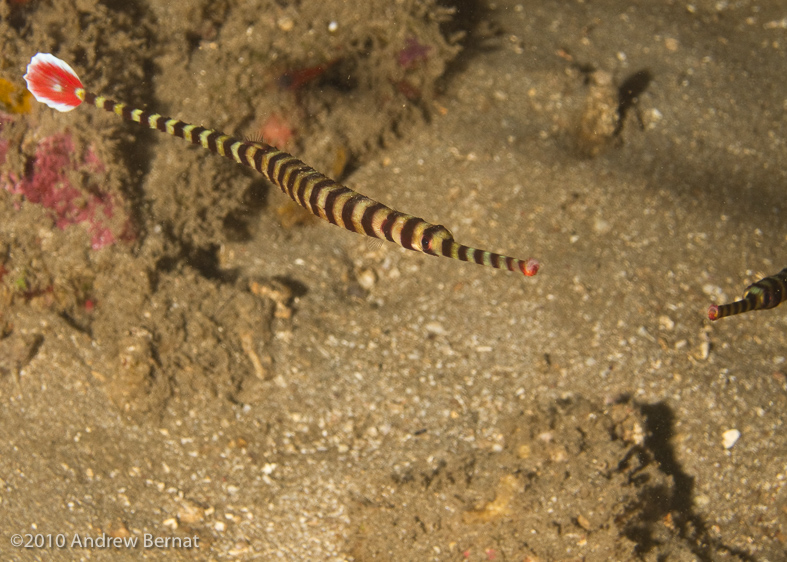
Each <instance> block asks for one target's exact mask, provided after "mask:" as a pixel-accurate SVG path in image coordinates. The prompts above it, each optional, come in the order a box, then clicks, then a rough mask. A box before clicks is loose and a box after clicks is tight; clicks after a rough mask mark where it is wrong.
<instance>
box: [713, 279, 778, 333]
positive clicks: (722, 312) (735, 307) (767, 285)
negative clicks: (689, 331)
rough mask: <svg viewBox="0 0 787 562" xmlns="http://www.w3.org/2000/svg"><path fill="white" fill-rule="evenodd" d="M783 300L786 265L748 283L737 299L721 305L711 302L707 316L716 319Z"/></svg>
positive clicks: (772, 306)
mask: <svg viewBox="0 0 787 562" xmlns="http://www.w3.org/2000/svg"><path fill="white" fill-rule="evenodd" d="M785 301H787V267H785V268H784V269H782V270H781V271H780V272H779V273H777V274H776V275H771V276H770V277H766V278H764V279H760V280H759V281H757V282H756V283H754V284H752V285H749V286H748V287H747V288H746V291H745V292H744V294H743V298H742V299H741V300H739V301H735V302H731V303H729V304H721V305H716V304H712V305H711V306H710V308H708V318H710V319H711V320H718V319H719V318H724V317H725V316H733V315H735V314H743V313H745V312H750V311H752V310H767V309H769V308H774V307H776V306H778V305H779V304H781V303H783V302H785Z"/></svg>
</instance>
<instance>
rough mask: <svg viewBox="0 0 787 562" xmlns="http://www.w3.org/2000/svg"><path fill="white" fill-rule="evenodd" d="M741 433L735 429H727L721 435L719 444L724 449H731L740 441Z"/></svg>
mask: <svg viewBox="0 0 787 562" xmlns="http://www.w3.org/2000/svg"><path fill="white" fill-rule="evenodd" d="M740 436H741V432H740V431H738V430H737V429H728V430H727V431H725V432H724V433H722V434H721V442H722V444H723V445H724V448H725V449H732V447H733V445H735V443H737V442H738V439H740Z"/></svg>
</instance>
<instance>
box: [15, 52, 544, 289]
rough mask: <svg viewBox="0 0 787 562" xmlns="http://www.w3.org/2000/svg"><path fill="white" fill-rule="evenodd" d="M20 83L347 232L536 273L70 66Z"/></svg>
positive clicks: (35, 71)
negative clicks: (208, 162)
mask: <svg viewBox="0 0 787 562" xmlns="http://www.w3.org/2000/svg"><path fill="white" fill-rule="evenodd" d="M25 80H26V81H27V88H28V89H29V90H30V92H31V93H32V94H33V96H34V97H35V98H36V99H37V100H38V101H40V102H42V103H45V104H46V105H48V106H49V107H51V108H53V109H57V110H58V111H70V110H72V109H74V108H75V107H77V106H78V105H80V104H81V103H82V102H86V103H88V104H90V105H93V106H95V107H97V108H99V109H104V110H106V111H109V112H113V113H116V114H117V115H119V116H121V117H122V118H123V119H125V120H127V121H134V122H135V123H139V124H140V125H143V126H147V127H149V128H151V129H156V130H158V131H161V132H163V133H167V134H168V135H172V136H173V137H180V138H182V139H185V140H187V141H190V142H192V143H193V144H199V145H201V146H202V147H203V148H206V149H208V150H210V151H211V152H214V153H215V154H218V155H220V156H224V157H226V158H229V159H230V160H234V161H235V162H237V163H239V164H243V165H245V166H249V167H251V168H254V169H255V170H257V171H258V172H260V173H261V174H262V175H263V176H265V178H266V179H268V180H269V181H270V182H271V183H273V184H274V185H276V186H277V187H278V188H279V189H281V191H282V192H284V193H285V194H286V195H288V196H289V197H290V198H291V199H292V200H293V201H295V202H296V203H297V204H299V205H300V206H301V207H303V208H304V209H306V210H307V211H309V212H311V213H312V214H314V215H316V216H318V217H320V218H321V219H323V220H326V221H328V222H330V223H332V224H335V225H338V226H341V227H343V228H345V229H347V230H350V231H352V232H357V233H358V234H365V235H366V236H371V237H372V238H380V239H385V240H389V241H391V242H394V243H395V244H398V245H399V246H402V247H403V248H406V249H408V250H414V251H417V252H423V253H425V254H429V255H432V256H445V257H448V258H453V259H457V260H461V261H468V262H475V263H477V264H480V265H486V266H489V267H494V268H497V269H508V270H509V271H521V272H522V273H524V274H525V275H528V276H531V275H535V274H536V273H537V272H538V268H539V263H538V261H537V260H535V259H532V258H531V259H527V260H520V259H516V258H512V257H508V256H504V255H501V254H496V253H494V252H489V251H487V250H477V249H475V248H470V247H469V246H465V245H463V244H459V243H458V242H456V241H455V240H454V237H453V235H452V234H451V232H450V231H449V230H448V229H447V228H446V227H444V226H442V225H437V224H432V223H429V222H426V221H425V220H423V219H420V218H418V217H414V216H412V215H407V214H404V213H400V212H399V211H396V210H394V209H391V208H390V207H388V206H386V205H383V204H382V203H379V202H377V201H375V200H373V199H370V198H369V197H366V196H365V195H361V194H360V193H358V192H356V191H353V190H352V189H350V188H348V187H345V186H343V185H340V184H338V183H337V182H335V181H333V180H331V179H330V178H328V177H326V176H324V175H323V174H321V173H319V172H317V171H315V170H314V169H313V168H311V167H309V166H307V165H306V164H304V163H303V162H301V161H300V160H298V159H297V158H295V157H294V156H292V155H291V154H288V153H286V152H283V151H281V150H278V149H277V148H275V147H273V146H271V145H269V144H266V143H263V142H258V141H244V140H240V139H238V138H235V137H232V136H229V135H225V134H223V133H221V132H219V131H213V130H211V129H206V128H205V127H200V126H196V125H190V124H188V123H184V122H183V121H179V120H177V119H170V118H167V117H163V116H162V115H159V114H157V113H151V112H150V111H145V110H142V109H133V108H131V107H129V106H127V105H126V104H124V103H119V102H115V101H113V100H110V99H107V98H105V97H102V96H98V95H96V94H93V93H91V92H88V91H87V90H85V88H84V86H83V85H82V82H81V81H80V80H79V77H78V76H77V74H76V73H75V72H74V71H73V70H72V69H71V67H70V66H69V65H68V64H67V63H65V62H63V61H62V60H60V59H58V58H56V57H55V56H53V55H50V54H46V53H38V54H36V55H35V56H34V57H33V58H32V59H31V60H30V64H29V65H28V66H27V74H25Z"/></svg>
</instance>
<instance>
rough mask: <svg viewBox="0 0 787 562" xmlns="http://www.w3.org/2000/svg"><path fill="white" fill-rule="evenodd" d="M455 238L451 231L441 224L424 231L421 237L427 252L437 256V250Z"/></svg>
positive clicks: (422, 244)
mask: <svg viewBox="0 0 787 562" xmlns="http://www.w3.org/2000/svg"><path fill="white" fill-rule="evenodd" d="M453 237H454V236H453V234H451V231H450V230H448V229H447V228H446V227H444V226H443V225H441V224H436V225H433V226H431V227H429V228H427V229H426V230H425V231H424V234H423V236H422V237H421V247H422V248H423V249H424V251H425V252H427V253H430V254H435V253H437V249H439V248H440V246H442V244H443V241H445V240H451V239H452V238H453Z"/></svg>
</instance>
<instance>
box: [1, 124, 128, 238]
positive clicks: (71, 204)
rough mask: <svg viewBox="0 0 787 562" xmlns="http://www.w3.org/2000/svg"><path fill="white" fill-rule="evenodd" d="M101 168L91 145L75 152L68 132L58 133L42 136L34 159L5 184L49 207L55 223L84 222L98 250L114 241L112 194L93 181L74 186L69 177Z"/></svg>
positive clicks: (62, 225)
mask: <svg viewBox="0 0 787 562" xmlns="http://www.w3.org/2000/svg"><path fill="white" fill-rule="evenodd" d="M103 172H104V165H103V163H102V162H101V161H100V160H99V159H98V157H97V156H96V154H95V153H94V152H93V150H91V149H87V150H85V151H84V153H83V154H82V155H77V154H76V153H75V148H74V142H73V140H72V138H71V135H70V134H68V133H59V134H56V135H52V136H51V137H47V138H45V139H44V140H42V141H41V142H40V143H39V144H38V147H37V148H36V154H35V158H34V160H33V161H32V162H31V163H30V165H28V167H27V171H26V172H25V174H24V177H23V178H22V179H21V180H19V179H18V178H15V177H14V176H13V175H12V174H9V177H8V179H9V180H11V182H8V181H6V182H5V184H6V185H5V188H6V190H8V191H11V192H12V193H16V194H18V195H22V196H23V197H24V198H25V200H27V201H29V202H30V203H36V204H39V205H42V206H43V207H44V208H46V209H49V211H50V214H51V216H52V219H53V220H54V222H55V225H56V226H57V227H58V228H59V229H61V230H64V229H65V228H66V227H67V226H71V225H74V224H79V223H86V224H87V228H88V231H89V232H90V235H91V246H92V248H93V249H94V250H99V249H101V248H104V247H105V246H109V245H111V244H114V243H115V241H116V240H115V236H114V235H113V234H112V231H111V230H110V228H109V225H108V224H107V223H108V222H109V220H110V219H111V218H112V215H113V212H114V204H113V200H112V195H110V194H108V193H105V192H103V191H102V190H101V189H99V188H98V186H97V185H96V184H95V183H93V184H90V185H87V186H86V187H85V188H84V189H83V190H80V189H77V188H76V187H74V185H73V184H72V182H71V178H76V177H79V176H81V177H88V178H89V177H91V176H96V175H98V174H102V173H103Z"/></svg>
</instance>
